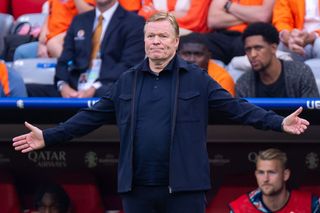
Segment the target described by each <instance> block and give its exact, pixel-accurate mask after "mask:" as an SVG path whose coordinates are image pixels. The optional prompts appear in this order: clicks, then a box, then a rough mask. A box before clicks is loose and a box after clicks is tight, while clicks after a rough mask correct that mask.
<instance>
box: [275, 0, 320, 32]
mask: <svg viewBox="0 0 320 213" xmlns="http://www.w3.org/2000/svg"><path fill="white" fill-rule="evenodd" d="M319 5H320V0H319ZM319 10H320V8H319ZM305 11H306V9H305V1H298V0H277V1H276V3H275V4H274V7H273V17H272V24H273V25H274V26H275V27H276V28H277V29H278V31H282V30H289V31H291V30H293V29H294V28H297V29H299V30H302V29H303V26H304V17H305V13H306V12H305ZM316 32H317V33H318V34H320V29H318V30H316Z"/></svg>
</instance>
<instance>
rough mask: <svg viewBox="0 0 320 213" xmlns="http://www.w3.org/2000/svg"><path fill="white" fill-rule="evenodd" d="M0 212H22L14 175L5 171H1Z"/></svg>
mask: <svg viewBox="0 0 320 213" xmlns="http://www.w3.org/2000/svg"><path fill="white" fill-rule="evenodd" d="M0 212H1V213H21V207H20V202H19V199H18V194H17V191H16V187H15V185H14V182H13V177H12V176H11V175H10V174H9V173H7V172H4V171H0Z"/></svg>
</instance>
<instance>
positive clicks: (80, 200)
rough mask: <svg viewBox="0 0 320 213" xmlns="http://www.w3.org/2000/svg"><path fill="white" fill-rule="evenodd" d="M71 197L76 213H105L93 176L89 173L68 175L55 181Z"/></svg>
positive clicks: (60, 176)
mask: <svg viewBox="0 0 320 213" xmlns="http://www.w3.org/2000/svg"><path fill="white" fill-rule="evenodd" d="M54 181H55V182H57V183H58V184H60V185H61V186H62V187H63V188H64V190H65V191H66V192H67V194H68V195H69V197H70V199H71V202H72V210H73V212H74V213H88V212H94V213H104V212H105V210H104V207H103V204H102V199H101V196H100V193H99V190H98V188H97V186H96V182H95V179H94V177H93V176H91V175H89V174H87V173H72V174H70V173H68V174H63V175H59V177H57V178H55V180H54Z"/></svg>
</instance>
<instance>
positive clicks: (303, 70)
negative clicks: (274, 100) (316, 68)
mask: <svg viewBox="0 0 320 213" xmlns="http://www.w3.org/2000/svg"><path fill="white" fill-rule="evenodd" d="M242 38H243V42H244V49H245V52H246V55H247V57H248V59H249V61H250V64H251V69H252V71H248V72H246V73H244V74H243V75H242V76H241V77H240V78H239V79H238V80H237V82H236V96H238V97H279V98H280V97H282V98H284V97H290V98H300V97H304V98H308V97H309V98H315V97H319V92H318V88H317V85H316V81H315V78H314V76H313V73H312V71H311V69H310V68H309V67H308V66H307V65H305V64H303V63H300V62H296V61H283V60H281V59H278V58H277V57H276V51H277V47H278V44H279V34H278V31H277V29H276V28H275V27H273V26H272V25H271V24H268V23H262V22H260V23H254V24H251V25H249V26H248V27H247V29H246V30H245V31H244V33H243V37H242Z"/></svg>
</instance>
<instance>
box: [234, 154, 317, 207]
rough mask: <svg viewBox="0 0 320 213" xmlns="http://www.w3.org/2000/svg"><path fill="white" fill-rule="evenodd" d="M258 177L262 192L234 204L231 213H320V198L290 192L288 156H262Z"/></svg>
mask: <svg viewBox="0 0 320 213" xmlns="http://www.w3.org/2000/svg"><path fill="white" fill-rule="evenodd" d="M255 176H256V179H257V184H258V187H259V188H258V189H256V190H254V191H252V192H249V193H247V194H244V195H242V196H240V197H239V198H237V199H236V200H234V201H232V202H231V203H230V204H229V206H230V209H231V211H230V213H248V212H264V213H272V212H279V213H282V212H283V213H289V212H297V213H298V212H312V213H318V212H319V209H320V204H319V201H320V200H319V197H316V196H313V195H312V194H311V193H308V192H302V191H298V190H288V189H287V186H286V182H287V181H288V180H289V178H290V170H289V169H288V167H287V155H286V153H284V152H281V151H280V150H278V149H267V150H264V151H261V152H259V155H258V156H257V161H256V171H255Z"/></svg>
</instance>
